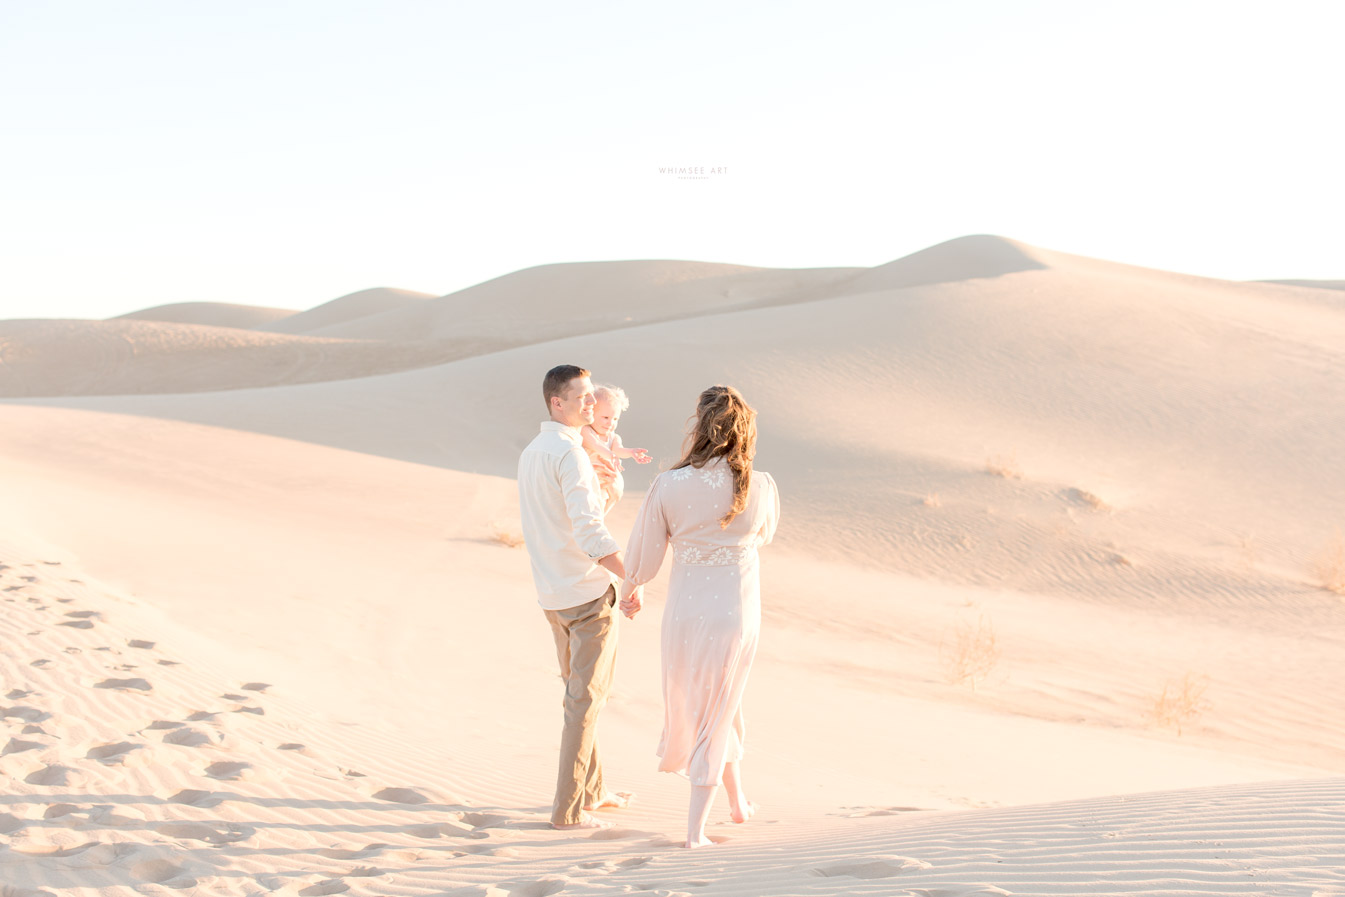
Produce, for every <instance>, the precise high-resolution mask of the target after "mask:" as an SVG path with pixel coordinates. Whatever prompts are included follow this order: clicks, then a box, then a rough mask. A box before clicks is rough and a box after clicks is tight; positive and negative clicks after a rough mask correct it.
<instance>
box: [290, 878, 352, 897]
mask: <svg viewBox="0 0 1345 897" xmlns="http://www.w3.org/2000/svg"><path fill="white" fill-rule="evenodd" d="M349 890H350V885H348V884H346V883H345V882H343V881H342V880H341V879H339V878H329V879H327V880H326V881H320V882H318V883H317V884H315V885H309V886H308V887H306V888H304V889H303V890H301V891H299V897H323V895H325V894H344V893H345V892H346V891H349Z"/></svg>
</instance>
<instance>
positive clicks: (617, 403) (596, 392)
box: [593, 386, 630, 414]
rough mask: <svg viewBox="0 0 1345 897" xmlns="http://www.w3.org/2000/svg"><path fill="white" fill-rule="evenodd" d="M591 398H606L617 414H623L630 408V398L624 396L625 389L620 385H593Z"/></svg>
mask: <svg viewBox="0 0 1345 897" xmlns="http://www.w3.org/2000/svg"><path fill="white" fill-rule="evenodd" d="M593 398H595V399H606V400H607V401H608V402H610V403H611V404H612V410H613V411H615V412H616V413H617V414H624V413H625V412H626V410H627V409H628V408H630V399H628V398H626V391H625V390H624V389H622V388H621V387H620V386H595V387H593Z"/></svg>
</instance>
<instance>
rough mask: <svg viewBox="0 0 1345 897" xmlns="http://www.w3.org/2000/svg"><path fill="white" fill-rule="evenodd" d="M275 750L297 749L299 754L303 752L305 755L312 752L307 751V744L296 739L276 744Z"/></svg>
mask: <svg viewBox="0 0 1345 897" xmlns="http://www.w3.org/2000/svg"><path fill="white" fill-rule="evenodd" d="M276 750H278V751H297V752H299V753H300V754H305V755H311V754H312V752H311V751H309V749H308V745H306V744H300V743H299V742H297V741H287V742H285V743H284V744H278V745H276Z"/></svg>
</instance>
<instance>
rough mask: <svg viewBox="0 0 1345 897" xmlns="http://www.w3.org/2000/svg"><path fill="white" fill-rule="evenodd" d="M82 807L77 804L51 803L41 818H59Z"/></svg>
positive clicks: (78, 810) (76, 811)
mask: <svg viewBox="0 0 1345 897" xmlns="http://www.w3.org/2000/svg"><path fill="white" fill-rule="evenodd" d="M83 809H84V808H83V807H81V806H80V805H79V804H52V805H51V806H49V807H47V809H46V810H45V811H44V812H43V813H42V818H43V819H61V818H63V817H65V816H69V815H71V814H72V813H78V812H80V811H81V810H83Z"/></svg>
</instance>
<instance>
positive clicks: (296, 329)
mask: <svg viewBox="0 0 1345 897" xmlns="http://www.w3.org/2000/svg"><path fill="white" fill-rule="evenodd" d="M432 298H434V297H433V296H432V295H431V294H430V293H417V292H413V291H412V290H396V289H392V288H390V287H376V288H374V289H371V290H360V291H359V292H358V293H350V294H349V295H346V296H342V297H340V298H339V299H333V300H332V301H331V302H324V303H323V304H322V305H319V306H317V307H316V308H310V309H309V310H308V311H304V312H299V313H298V314H295V315H292V316H290V317H287V318H284V319H283V320H278V321H269V322H263V323H261V324H258V325H257V328H256V329H258V330H266V331H270V332H272V333H313V332H314V331H317V330H321V329H322V328H324V327H332V326H335V325H338V324H344V323H348V322H350V321H354V320H357V319H359V318H364V317H369V316H371V315H379V314H384V313H387V312H390V311H394V310H396V309H402V308H406V307H407V306H415V305H419V304H420V303H422V302H424V301H426V300H427V299H432ZM412 338H413V339H416V338H418V337H414V336H413V337H412Z"/></svg>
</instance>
